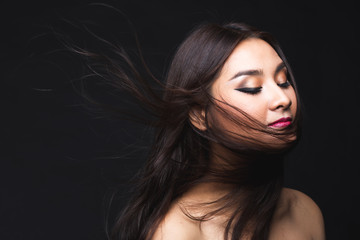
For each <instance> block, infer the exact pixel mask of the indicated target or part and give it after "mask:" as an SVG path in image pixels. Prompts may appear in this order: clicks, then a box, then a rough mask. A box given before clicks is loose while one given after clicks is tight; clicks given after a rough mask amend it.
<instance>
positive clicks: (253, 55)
mask: <svg viewBox="0 0 360 240" xmlns="http://www.w3.org/2000/svg"><path fill="white" fill-rule="evenodd" d="M281 62H282V59H281V58H280V57H279V55H278V54H277V52H276V51H275V50H274V49H273V48H272V47H271V46H270V44H268V43H267V42H265V41H264V40H262V39H258V38H250V39H246V40H244V41H242V42H240V43H239V45H237V47H236V48H235V49H234V51H233V52H232V53H231V55H230V57H229V58H228V60H227V61H226V62H225V64H224V67H223V70H226V71H228V70H237V71H240V70H249V69H262V70H266V69H268V68H273V67H276V66H277V65H278V64H280V63H281Z"/></svg>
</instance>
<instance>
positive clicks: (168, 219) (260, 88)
mask: <svg viewBox="0 0 360 240" xmlns="http://www.w3.org/2000/svg"><path fill="white" fill-rule="evenodd" d="M286 73H287V72H286V67H285V66H284V64H283V61H282V59H281V58H280V57H279V56H278V54H277V53H276V51H275V50H274V49H273V48H272V47H271V46H270V45H269V44H268V43H266V42H265V41H263V40H260V39H256V38H251V39H247V40H244V41H242V42H241V43H240V44H239V45H238V46H237V47H236V48H235V49H234V51H233V53H232V54H231V55H230V57H229V58H228V60H227V61H226V63H225V65H224V67H223V69H222V71H221V74H220V76H219V77H218V78H217V79H216V80H215V81H214V83H213V85H212V89H211V91H212V95H213V96H214V97H215V98H216V99H219V100H221V101H225V102H227V103H229V104H230V105H232V106H235V107H237V108H240V109H242V110H244V111H245V112H246V113H248V114H249V115H251V116H252V117H254V118H255V119H256V120H258V121H260V122H261V123H263V124H265V125H269V124H270V123H272V122H274V121H276V120H278V119H279V118H282V117H290V118H294V117H295V114H296V108H297V102H296V94H295V91H294V89H293V88H292V86H291V84H289V82H288V80H287V78H286V76H287V74H286ZM222 107H224V108H229V109H228V110H229V111H233V112H234V113H235V114H236V113H237V112H236V111H235V110H234V109H232V108H231V107H229V106H227V105H226V104H224V105H223V106H222ZM190 117H191V116H190ZM216 117H217V118H218V119H219V120H220V121H221V122H222V125H223V126H224V128H227V129H226V130H230V131H235V130H236V131H239V129H238V128H237V127H236V126H233V125H232V123H231V122H229V121H227V119H226V118H225V117H223V116H222V115H221V114H219V115H218V116H216ZM197 119H199V118H193V119H191V121H192V123H193V124H194V125H195V126H196V127H198V128H199V129H203V128H204V125H203V124H202V122H201V121H198V120H197ZM269 127H272V126H269ZM250 134H251V133H250ZM257 134H258V135H257V137H259V138H261V139H262V140H265V141H268V142H269V143H273V142H274V141H275V142H276V141H279V140H277V139H276V138H274V137H272V136H269V135H267V134H266V133H263V134H260V133H257ZM280 144H281V142H280ZM213 149H216V148H213ZM212 161H214V160H213V159H212ZM231 187H232V186H231V185H224V184H220V183H202V184H199V185H197V186H194V187H193V188H192V189H190V190H189V191H188V192H187V193H185V194H184V195H183V196H181V197H180V198H179V199H177V200H176V201H175V202H174V203H173V205H172V207H171V208H170V210H169V211H168V213H167V214H166V215H165V218H164V219H163V220H162V221H161V223H160V225H159V226H158V228H157V229H156V232H155V234H154V236H153V238H152V239H153V240H223V236H224V226H225V222H226V213H224V214H223V215H219V216H215V217H214V218H212V219H210V220H208V221H204V222H202V223H201V226H200V223H199V222H198V221H194V220H191V219H190V218H188V217H187V216H186V215H185V214H184V212H183V211H182V210H184V209H186V211H188V212H189V213H190V214H192V215H194V216H201V215H202V214H204V213H206V212H208V211H209V209H206V208H196V209H194V208H190V207H187V206H190V205H191V204H196V203H203V202H209V201H211V200H216V199H218V198H220V197H221V196H223V195H224V194H226V193H227V191H229V190H230V189H231ZM239 201H241V200H239ZM230 211H231V210H230ZM248 239H250V238H249V237H248V236H245V237H244V238H243V239H241V240H248ZM269 239H270V240H324V239H325V231H324V221H323V216H322V213H321V211H320V209H319V207H318V206H317V205H316V203H315V202H314V201H313V200H312V199H311V198H310V197H308V196H307V195H305V194H304V193H301V192H299V191H297V190H293V189H289V188H283V190H282V193H281V196H280V200H279V204H278V207H277V209H276V212H275V215H274V218H273V220H272V225H271V228H270V235H269Z"/></svg>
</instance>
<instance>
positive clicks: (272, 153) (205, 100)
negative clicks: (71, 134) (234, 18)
mask: <svg viewBox="0 0 360 240" xmlns="http://www.w3.org/2000/svg"><path fill="white" fill-rule="evenodd" d="M249 38H258V39H262V40H264V41H266V42H267V43H269V44H270V45H271V46H272V47H273V48H274V49H275V51H276V52H277V53H278V55H279V56H280V58H281V59H282V60H283V62H284V64H285V65H286V67H287V70H288V78H289V81H290V83H291V85H292V86H293V87H294V89H295V92H296V95H297V98H298V99H297V101H298V108H297V113H296V117H295V119H294V124H292V128H287V129H286V131H276V130H269V129H268V128H266V126H263V125H262V124H261V123H260V122H258V121H256V120H255V119H253V118H251V116H248V115H247V114H246V112H243V111H242V110H241V109H238V108H236V107H234V106H230V107H232V108H233V109H235V110H236V111H237V112H239V113H240V114H236V115H234V114H231V113H230V112H229V111H227V110H225V109H223V108H221V107H220V104H219V103H223V104H227V103H226V102H223V101H221V100H219V99H214V98H213V97H212V96H211V94H210V91H209V90H210V87H211V85H212V83H213V81H214V80H215V79H216V78H217V76H218V75H219V73H220V71H221V69H222V67H223V65H224V64H225V62H226V60H227V59H228V57H229V56H230V54H231V53H232V52H233V50H234V49H235V47H236V46H237V45H238V44H239V43H240V42H241V41H243V40H245V39H249ZM78 52H80V53H81V54H84V55H86V56H87V57H89V58H90V59H93V60H94V59H95V62H96V61H97V60H99V59H100V60H102V61H103V65H104V66H105V67H104V69H106V71H107V75H106V76H105V77H104V78H107V77H108V78H111V79H113V81H111V82H112V84H113V86H114V87H117V88H125V89H127V90H128V91H130V92H131V93H132V94H133V95H134V96H136V97H137V98H138V99H139V100H140V101H141V102H142V103H143V104H145V105H146V106H147V109H150V112H152V113H153V114H154V115H155V117H156V118H155V120H154V121H153V122H152V126H153V127H154V128H155V131H156V134H155V139H154V142H153V145H152V148H151V152H150V155H149V157H148V159H147V162H146V165H145V166H144V168H143V169H142V170H141V171H140V173H139V175H138V182H137V184H136V187H135V189H134V191H133V196H132V198H131V199H130V201H129V203H128V204H127V206H126V207H125V208H124V209H123V210H122V212H121V213H120V214H119V216H118V218H117V220H116V222H115V224H114V226H113V228H112V232H111V235H110V238H111V239H112V240H135V239H136V240H148V239H151V238H152V236H153V234H154V232H155V231H156V229H157V227H158V225H159V224H160V222H161V220H162V219H163V218H164V216H165V215H166V213H167V212H168V210H169V208H170V206H171V204H172V203H173V202H174V201H175V200H176V199H178V198H179V197H180V196H182V195H183V194H184V193H186V192H187V191H188V190H189V189H190V188H191V187H193V186H195V185H196V184H198V183H201V182H209V181H213V182H221V183H230V184H233V185H234V186H236V187H235V188H234V189H233V190H232V191H231V192H229V193H228V194H227V195H225V196H224V197H222V198H220V199H218V200H217V201H215V202H212V203H203V204H204V205H205V206H211V205H212V206H216V208H215V210H213V209H214V208H211V209H212V210H211V211H210V210H209V211H208V213H207V214H204V215H203V216H201V217H195V216H192V215H191V214H190V213H189V212H187V211H186V208H183V211H184V214H186V215H187V216H188V217H189V218H191V219H193V220H197V221H200V222H201V221H207V220H208V219H210V218H211V217H212V216H214V215H216V214H221V213H223V211H226V210H227V209H230V208H231V209H234V210H233V213H232V214H231V215H230V217H229V218H228V221H227V225H226V228H225V232H224V239H229V237H230V239H232V240H235V239H236V240H238V239H240V238H241V237H242V236H244V235H245V234H249V233H250V234H251V236H252V239H253V240H255V239H259V240H260V239H262V240H263V239H266V238H267V237H268V234H269V228H270V224H271V220H272V218H273V215H274V211H275V209H276V206H277V203H278V199H279V196H280V193H281V189H282V176H283V167H282V160H283V156H284V153H285V152H286V151H288V150H289V149H291V147H292V146H294V144H295V143H296V140H295V141H288V140H287V139H289V136H297V138H296V139H298V136H299V133H300V128H299V126H300V125H299V119H300V109H301V107H300V100H299V97H298V96H299V95H298V94H297V88H296V85H295V81H294V77H293V74H292V71H291V68H290V66H289V64H288V62H287V60H286V58H285V56H284V54H283V52H282V50H281V48H280V46H279V44H278V43H277V42H276V40H275V39H274V38H273V37H272V36H271V35H270V34H268V33H266V32H263V31H259V30H257V29H255V28H253V27H250V26H248V25H246V24H243V23H228V24H223V25H220V24H201V25H199V26H198V27H196V28H195V29H194V30H193V31H192V32H191V33H190V34H189V35H188V37H187V38H186V39H185V41H184V42H183V43H182V44H181V45H180V46H179V48H178V49H177V51H176V54H175V55H174V57H173V59H172V62H171V65H170V68H169V70H168V73H167V76H166V81H165V84H163V83H162V82H161V81H157V80H156V82H158V83H159V85H160V86H161V88H162V91H163V95H162V96H159V95H158V94H156V92H154V91H153V89H152V87H151V86H150V85H149V84H148V83H147V81H145V80H144V78H143V77H142V76H141V74H139V73H138V71H137V69H136V67H135V66H134V65H132V62H131V60H130V59H129V58H128V56H127V55H126V54H125V52H124V51H123V50H119V51H118V57H120V58H121V59H122V64H123V62H124V61H125V63H126V64H127V66H128V68H127V70H126V71H125V70H124V69H125V68H124V66H122V65H121V64H116V62H114V61H112V60H111V59H107V58H104V57H102V58H101V57H99V55H96V54H90V53H86V52H84V51H78ZM104 59H105V61H104ZM98 62H99V61H98ZM92 69H94V68H92ZM129 69H130V71H129ZM145 69H146V68H145ZM149 75H150V76H151V78H153V79H154V77H153V76H152V75H151V74H150V73H149ZM136 83H140V84H136ZM194 109H201V110H202V111H203V114H202V115H201V116H198V117H199V119H200V120H201V121H202V122H203V123H204V124H205V126H206V129H205V130H200V129H198V128H197V127H195V126H194V125H193V124H192V122H191V121H190V118H189V116H190V115H191V114H192V111H194ZM215 112H220V113H222V114H223V115H224V116H226V117H227V118H228V119H229V120H231V121H232V122H233V123H235V124H236V125H237V126H239V128H244V127H246V128H251V129H252V130H254V131H255V132H256V131H257V132H259V133H266V134H269V135H271V136H273V137H274V138H277V139H279V140H281V141H282V145H281V146H282V147H280V148H279V147H274V146H269V144H267V143H266V142H262V141H261V140H259V139H258V138H256V134H254V135H253V136H254V137H249V136H242V135H241V134H239V133H238V132H226V131H224V129H223V128H222V126H221V124H218V123H217V122H216V121H217V120H216V118H215V117H214V116H215V115H214V113H215ZM239 116H240V117H239ZM213 143H216V144H218V145H220V146H222V147H223V148H224V149H226V150H227V151H228V152H229V153H231V154H230V156H231V158H229V157H228V156H229V155H227V157H226V158H225V157H224V156H220V157H222V158H223V160H224V166H220V167H215V168H213V167H211V166H210V159H211V154H217V153H214V152H213V151H212V146H213ZM240 199H241V201H240ZM209 209H210V208H209Z"/></svg>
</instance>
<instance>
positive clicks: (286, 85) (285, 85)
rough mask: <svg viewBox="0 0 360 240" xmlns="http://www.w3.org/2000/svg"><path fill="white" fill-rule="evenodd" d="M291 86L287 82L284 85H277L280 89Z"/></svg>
mask: <svg viewBox="0 0 360 240" xmlns="http://www.w3.org/2000/svg"><path fill="white" fill-rule="evenodd" d="M290 85H291V84H290V82H289V81H286V82H284V83H279V84H278V86H279V87H281V88H287V87H289V86H290Z"/></svg>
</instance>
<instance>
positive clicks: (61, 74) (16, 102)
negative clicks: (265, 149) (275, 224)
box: [0, 0, 360, 240]
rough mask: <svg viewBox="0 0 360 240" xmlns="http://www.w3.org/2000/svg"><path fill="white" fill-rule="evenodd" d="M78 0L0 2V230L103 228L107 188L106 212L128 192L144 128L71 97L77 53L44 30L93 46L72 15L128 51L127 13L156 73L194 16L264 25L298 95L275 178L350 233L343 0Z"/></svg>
mask: <svg viewBox="0 0 360 240" xmlns="http://www.w3.org/2000/svg"><path fill="white" fill-rule="evenodd" d="M87 3H90V2H85V1H83V2H81V1H73V2H70V3H69V2H65V1H48V2H39V1H32V2H18V1H14V2H12V3H6V4H5V3H4V4H2V5H1V37H0V38H1V45H0V50H1V55H0V59H1V75H0V76H1V87H0V91H1V94H0V95H1V119H2V120H3V122H2V124H1V134H0V135H1V152H0V154H1V163H0V164H1V165H0V184H1V185H0V187H1V188H0V192H1V206H0V221H1V222H0V223H1V225H0V239H4V240H18V239H38V240H39V239H105V231H104V228H105V220H104V219H106V216H107V212H108V211H107V209H108V207H107V205H108V204H107V203H108V202H109V198H110V196H111V193H112V192H113V191H114V189H120V193H121V194H120V197H117V198H116V199H115V203H114V205H113V207H112V208H111V209H110V211H109V212H110V216H109V219H110V223H111V219H112V218H113V217H114V215H115V213H116V211H117V209H118V208H119V207H121V206H122V204H123V201H124V199H126V197H127V196H128V194H127V192H128V190H129V188H130V187H129V185H125V186H124V185H120V184H121V183H124V182H125V181H126V180H128V179H129V178H130V177H131V176H132V175H133V174H134V173H135V172H136V170H137V169H138V168H139V167H140V166H141V164H142V162H143V159H144V155H145V154H146V149H147V148H146V147H147V146H148V144H147V143H148V141H149V139H150V137H149V134H147V132H149V131H148V130H147V129H146V127H144V126H142V125H138V124H134V123H132V122H129V121H124V120H117V119H111V118H101V117H99V116H102V115H101V114H96V113H94V112H91V111H89V110H87V109H86V108H84V107H82V106H81V104H82V103H84V100H83V99H82V98H81V97H80V96H79V94H78V93H77V92H76V91H75V90H74V88H73V86H72V85H71V84H70V83H69V82H70V81H71V79H76V78H77V77H79V76H81V74H82V73H83V72H82V70H81V65H80V63H79V59H77V58H76V57H74V56H72V55H67V54H65V53H64V52H63V51H58V50H59V49H60V48H61V45H59V43H58V41H57V40H56V39H55V38H54V37H53V35H52V34H53V33H54V32H55V31H58V30H59V31H60V32H61V33H62V34H63V35H66V36H70V37H71V38H72V39H74V41H75V42H76V43H77V44H80V45H82V46H93V45H94V46H95V48H96V46H97V45H96V44H94V43H93V40H91V37H89V35H86V34H81V33H80V32H81V30H79V29H77V28H76V27H74V26H71V23H73V24H75V23H76V24H79V23H84V24H85V25H87V26H91V28H92V29H93V30H94V31H95V32H96V33H98V34H99V35H100V36H102V37H104V38H105V39H109V40H111V41H113V42H120V43H121V44H122V45H123V46H124V47H125V48H127V49H128V50H129V52H133V51H134V49H135V44H134V39H133V38H132V37H131V36H132V35H131V32H132V30H131V28H130V27H129V24H128V22H127V20H130V21H131V22H132V24H133V29H135V30H136V32H137V33H138V34H139V41H140V45H141V47H142V51H143V54H144V56H145V60H146V62H147V63H148V65H149V66H150V68H151V70H152V71H153V73H154V74H155V75H156V76H157V77H158V78H160V79H161V78H162V77H163V75H164V73H165V71H166V67H167V64H168V62H169V59H170V58H171V55H172V53H173V52H174V50H175V48H176V46H177V45H178V44H179V43H180V42H181V41H182V39H184V37H185V36H186V33H187V32H188V31H189V30H191V29H192V28H193V27H194V26H195V24H196V23H199V22H203V21H220V22H223V21H230V20H236V21H244V22H246V23H249V24H251V25H254V26H257V27H258V28H260V29H263V30H266V31H269V32H271V33H273V35H275V36H276V38H277V39H278V40H279V42H280V44H281V46H282V47H283V50H284V52H285V54H286V55H287V57H288V60H289V62H290V64H291V65H292V67H293V70H294V73H295V77H296V79H297V82H298V85H299V89H300V93H301V95H302V97H303V102H304V106H305V122H304V133H303V139H302V142H301V143H300V144H299V146H298V147H297V148H296V149H295V151H294V152H293V153H292V154H291V155H290V156H289V157H288V159H287V161H286V179H285V180H286V181H285V183H286V186H288V187H292V188H295V189H298V190H300V191H303V192H304V193H306V194H308V195H309V196H310V197H312V198H313V199H314V200H315V202H316V203H317V204H318V205H319V207H320V208H321V209H322V211H323V215H324V219H325V224H326V233H327V239H330V240H331V239H357V236H358V234H357V232H358V229H359V228H360V221H359V218H358V215H359V213H360V211H359V205H358V203H359V200H360V193H359V187H358V183H359V179H360V176H359V175H360V174H359V163H358V161H359V160H360V159H359V155H358V143H359V141H358V135H359V130H360V127H359V123H358V122H359V115H358V113H359V110H358V108H359V107H358V103H359V100H360V98H359V91H360V83H359V80H360V79H359V73H358V71H359V67H358V64H359V61H358V59H359V35H358V33H357V32H358V31H359V30H358V25H359V18H358V17H357V16H356V14H357V13H356V7H355V3H353V2H346V1H341V2H338V3H335V2H334V3H330V2H314V1H296V2H291V1H250V0H248V1H241V0H239V1H196V2H195V1H193V2H191V1H189V2H188V1H178V2H175V1H174V2H170V1H168V2H159V1H156V2H155V1H154V2H151V1H131V2H130V1H101V3H106V4H110V5H112V6H114V7H115V8H117V9H118V10H120V11H121V13H120V12H116V11H115V10H111V9H110V8H109V7H104V6H102V5H99V4H98V5H87ZM65 19H67V20H70V21H69V22H68V23H66V21H65ZM133 55H135V54H133ZM87 86H88V88H87V89H88V91H89V92H91V93H92V94H94V96H96V98H97V99H101V100H103V101H106V102H112V103H114V104H122V105H126V104H127V103H124V102H121V101H119V99H118V98H116V97H109V95H108V94H107V92H108V89H107V88H106V87H101V86H98V85H95V84H93V83H91V82H90V83H88V85H87ZM120 97H121V96H120ZM124 98H125V97H124ZM117 101H119V102H117ZM128 106H130V108H133V107H134V106H132V105H128ZM135 111H138V110H136V109H135ZM144 132H145V133H144ZM113 156H121V157H120V158H116V157H113ZM121 196H122V197H121Z"/></svg>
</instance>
